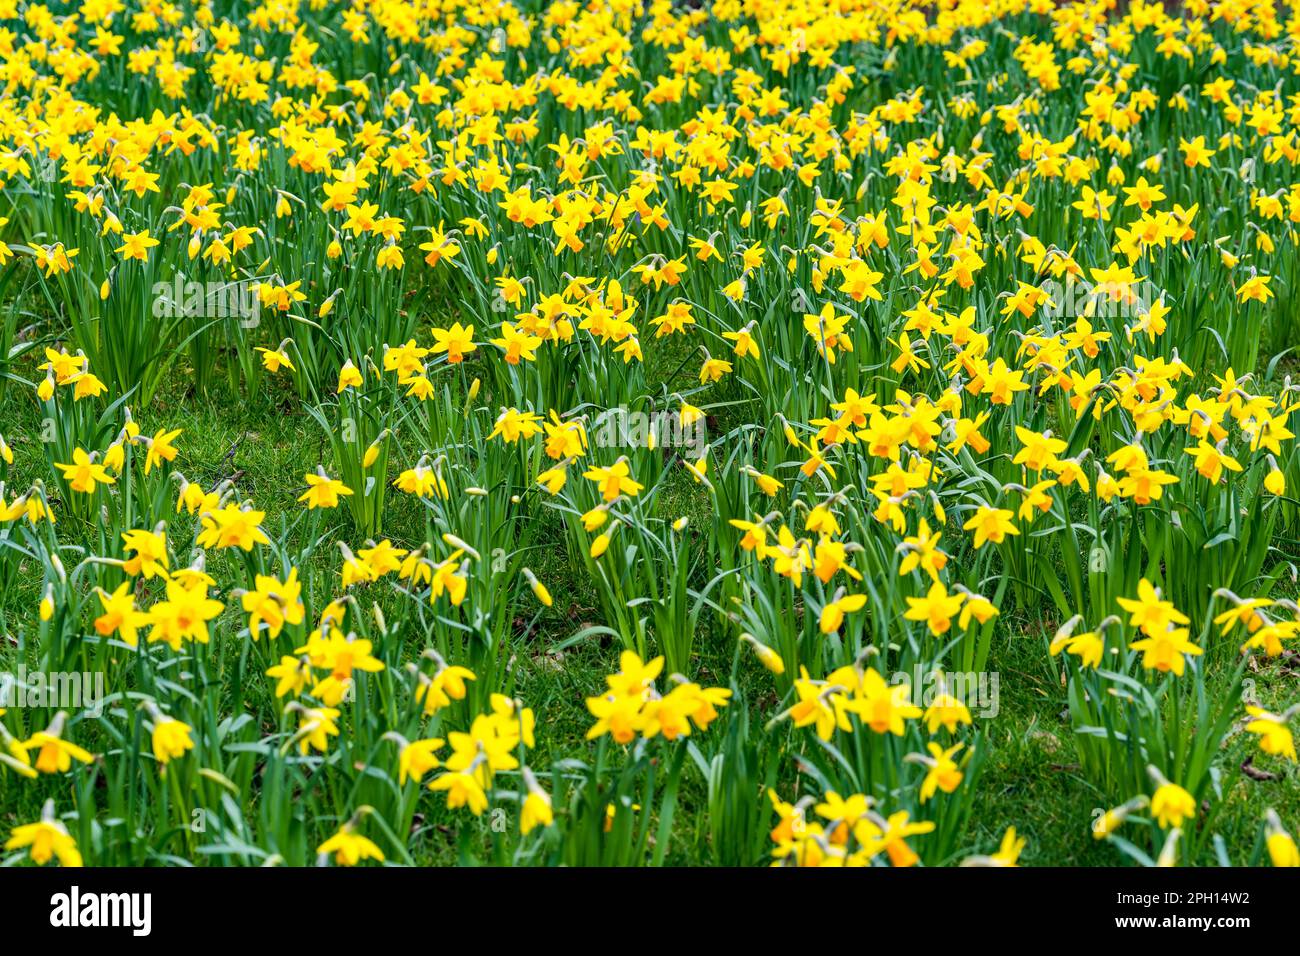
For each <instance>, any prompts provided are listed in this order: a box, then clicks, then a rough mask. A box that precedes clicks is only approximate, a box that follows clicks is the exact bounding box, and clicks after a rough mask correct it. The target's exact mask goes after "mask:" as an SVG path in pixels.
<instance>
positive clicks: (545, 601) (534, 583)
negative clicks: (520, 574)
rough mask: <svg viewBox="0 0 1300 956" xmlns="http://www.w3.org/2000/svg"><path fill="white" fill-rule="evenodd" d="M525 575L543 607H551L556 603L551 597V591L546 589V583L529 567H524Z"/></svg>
mask: <svg viewBox="0 0 1300 956" xmlns="http://www.w3.org/2000/svg"><path fill="white" fill-rule="evenodd" d="M524 577H525V578H526V579H527V581H528V586H529V587H530V588H532V589H533V596H534V597H535V598H537V600H538V601H539V602H540V603H541V605H542V607H550V606H551V605H552V604H554V603H555V601H554V599H553V598H552V597H551V592H550V591H548V590H546V585H545V584H543V583H542V582H541V581H539V580H537V576H536V575H535V574H533V572H532V571H530V570H529V569H528V568H524Z"/></svg>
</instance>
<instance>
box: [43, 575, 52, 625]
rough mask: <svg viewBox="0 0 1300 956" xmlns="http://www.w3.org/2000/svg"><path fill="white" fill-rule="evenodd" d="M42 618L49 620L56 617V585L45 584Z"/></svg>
mask: <svg viewBox="0 0 1300 956" xmlns="http://www.w3.org/2000/svg"><path fill="white" fill-rule="evenodd" d="M40 614H41V620H42V621H48V620H49V619H50V618H52V617H54V585H53V584H47V585H45V596H44V597H43V598H41V609H40Z"/></svg>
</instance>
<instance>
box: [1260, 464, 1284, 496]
mask: <svg viewBox="0 0 1300 956" xmlns="http://www.w3.org/2000/svg"><path fill="white" fill-rule="evenodd" d="M1264 487H1265V488H1267V489H1268V493H1269V494H1271V495H1284V494H1286V475H1284V474H1282V470H1281V469H1280V468H1274V469H1273V470H1272V471H1270V472H1269V473H1268V474H1267V475H1265V476H1264Z"/></svg>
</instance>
